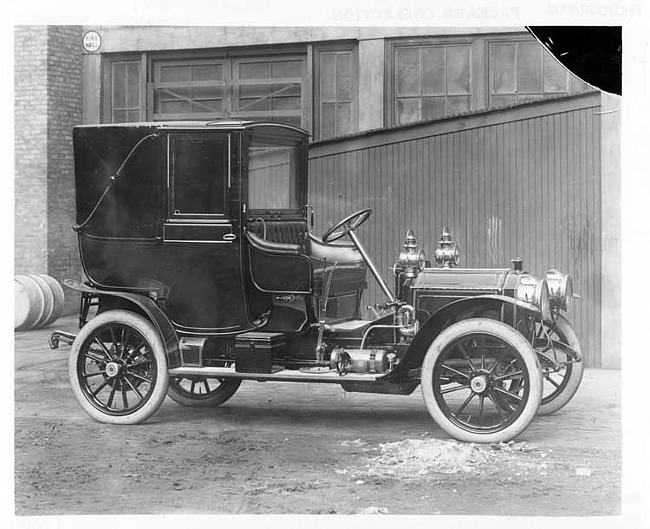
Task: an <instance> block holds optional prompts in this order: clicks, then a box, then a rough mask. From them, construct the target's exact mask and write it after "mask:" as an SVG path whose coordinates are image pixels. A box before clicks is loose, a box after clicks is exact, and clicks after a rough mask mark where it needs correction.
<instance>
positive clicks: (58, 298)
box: [35, 274, 65, 327]
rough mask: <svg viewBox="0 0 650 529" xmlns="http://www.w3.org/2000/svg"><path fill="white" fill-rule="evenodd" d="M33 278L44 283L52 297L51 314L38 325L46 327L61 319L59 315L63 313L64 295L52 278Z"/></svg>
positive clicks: (40, 275) (39, 275)
mask: <svg viewBox="0 0 650 529" xmlns="http://www.w3.org/2000/svg"><path fill="white" fill-rule="evenodd" d="M35 278H40V279H41V280H42V281H44V282H45V283H46V285H47V286H48V287H49V291H50V294H51V295H52V300H53V305H52V313H51V314H50V317H49V318H43V322H42V323H41V324H40V325H41V326H43V327H47V326H48V325H51V324H52V323H54V322H55V321H56V320H58V319H59V318H60V317H61V314H62V313H63V306H64V305H65V294H64V293H63V288H62V287H61V285H60V284H59V282H58V281H57V280H56V279H54V278H53V277H52V276H48V275H45V274H38V276H35Z"/></svg>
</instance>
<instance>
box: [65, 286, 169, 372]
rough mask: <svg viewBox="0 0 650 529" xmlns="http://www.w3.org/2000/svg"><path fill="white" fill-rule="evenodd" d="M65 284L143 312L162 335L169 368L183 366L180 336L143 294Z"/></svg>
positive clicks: (152, 302) (160, 311)
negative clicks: (131, 306)
mask: <svg viewBox="0 0 650 529" xmlns="http://www.w3.org/2000/svg"><path fill="white" fill-rule="evenodd" d="M63 284H64V285H65V286H66V287H68V288H71V289H73V290H76V291H77V292H82V293H86V294H92V295H94V296H97V297H98V298H99V297H102V296H106V297H113V298H120V299H124V300H126V301H128V302H130V303H132V304H133V305H135V306H136V307H138V308H139V309H141V310H142V312H143V313H144V315H145V316H146V317H147V318H149V320H150V321H151V322H152V323H153V324H154V326H155V327H156V329H157V331H158V332H159V333H160V337H161V338H162V341H163V343H164V344H165V352H166V353H167V364H168V365H167V367H168V368H169V369H173V368H175V367H179V366H180V365H181V353H180V348H179V345H178V336H177V335H176V331H175V330H174V326H173V325H172V323H171V321H169V318H168V317H167V316H166V315H165V313H164V312H163V311H162V310H161V309H160V308H159V307H158V305H156V303H155V302H154V301H153V300H152V299H151V298H149V297H148V296H144V295H142V294H136V293H133V292H116V291H106V290H97V289H96V288H92V287H89V286H87V285H84V284H81V283H79V282H77V281H73V280H71V279H64V280H63Z"/></svg>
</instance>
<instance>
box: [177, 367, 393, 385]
mask: <svg viewBox="0 0 650 529" xmlns="http://www.w3.org/2000/svg"><path fill="white" fill-rule="evenodd" d="M167 373H168V374H169V376H177V377H183V376H191V375H194V376H202V377H208V378H242V379H246V380H274V381H276V382H329V383H332V384H340V383H341V382H375V381H377V380H379V379H381V378H382V377H384V376H385V375H386V374H387V373H367V374H366V373H347V374H345V375H340V374H339V373H338V372H337V371H326V372H322V373H315V372H305V371H299V370H297V369H282V370H280V371H276V372H274V373H238V372H237V371H235V368H234V367H175V368H173V369H169V370H168V371H167Z"/></svg>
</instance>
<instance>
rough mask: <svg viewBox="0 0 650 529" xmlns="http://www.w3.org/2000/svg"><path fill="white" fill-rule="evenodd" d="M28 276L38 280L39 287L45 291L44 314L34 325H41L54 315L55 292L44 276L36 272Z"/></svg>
mask: <svg viewBox="0 0 650 529" xmlns="http://www.w3.org/2000/svg"><path fill="white" fill-rule="evenodd" d="M27 277H31V278H32V279H33V280H34V281H36V284H37V285H38V288H40V289H41V292H42V293H43V301H44V304H43V314H41V317H40V318H39V320H38V321H37V322H36V323H35V324H34V325H33V327H41V326H42V325H43V323H44V322H45V321H46V320H49V319H50V318H51V317H52V312H53V311H54V294H52V290H51V289H50V285H49V284H48V283H47V281H45V279H43V278H42V277H40V276H37V275H35V274H29V275H28V276H27Z"/></svg>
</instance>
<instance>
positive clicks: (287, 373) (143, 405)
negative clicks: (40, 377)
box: [50, 121, 583, 442]
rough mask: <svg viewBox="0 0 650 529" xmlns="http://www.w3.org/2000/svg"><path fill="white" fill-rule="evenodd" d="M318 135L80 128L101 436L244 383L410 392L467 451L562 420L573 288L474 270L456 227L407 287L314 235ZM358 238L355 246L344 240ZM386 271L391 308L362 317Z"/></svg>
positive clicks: (83, 373) (575, 354)
mask: <svg viewBox="0 0 650 529" xmlns="http://www.w3.org/2000/svg"><path fill="white" fill-rule="evenodd" d="M307 141H308V134H307V132H305V131H303V130H301V129H298V128H295V127H293V126H289V125H284V124H281V123H263V122H249V121H214V122H169V123H140V124H121V125H98V126H79V127H76V128H75V129H74V158H75V182H76V198H77V222H78V224H77V225H76V226H74V230H75V231H76V232H77V234H78V240H79V250H80V256H81V262H82V265H83V271H84V275H85V279H84V280H83V281H82V282H77V281H71V280H66V281H65V284H66V285H67V286H68V287H70V288H73V289H76V290H78V291H79V292H81V306H80V318H79V320H80V331H79V333H78V334H77V335H76V336H75V335H72V334H69V333H65V332H61V331H57V332H54V333H53V334H52V336H51V338H50V345H51V346H52V347H57V346H58V345H59V341H61V340H63V341H64V342H66V343H68V344H71V345H72V349H71V354H70V360H69V375H70V382H71V385H72V389H73V392H74V395H75V397H76V398H77V400H78V401H79V404H80V405H81V407H82V408H83V409H84V410H85V411H86V412H87V413H88V414H89V415H90V416H91V417H93V418H94V419H96V420H98V421H101V422H106V423H113V424H135V423H140V422H142V421H144V420H146V419H147V418H149V417H150V416H151V415H152V414H153V413H154V412H155V411H156V410H157V409H158V407H159V406H160V405H161V403H162V402H163V400H164V398H165V396H166V395H169V396H170V397H171V398H172V399H173V400H174V401H176V402H177V403H179V404H181V405H185V406H217V405H220V404H223V403H224V402H226V401H227V400H228V399H229V398H231V397H232V396H233V394H234V393H235V392H236V391H237V389H238V388H239V386H240V384H241V383H242V381H243V380H257V381H290V382H319V383H335V384H340V385H341V386H342V388H343V389H344V390H346V391H351V392H367V393H390V394H398V395H409V394H411V393H412V392H413V391H414V390H415V389H416V387H417V386H418V385H421V386H422V393H423V396H424V402H425V404H426V406H427V408H428V411H429V413H430V415H431V416H432V418H433V419H434V420H435V422H436V423H437V424H438V425H439V426H440V427H441V428H443V429H444V430H445V431H446V432H447V433H448V434H449V435H451V436H453V437H454V438H456V439H459V440H463V441H470V442H501V441H506V440H509V439H512V438H514V437H516V436H518V435H520V434H521V433H522V432H523V431H524V430H525V429H526V428H527V426H528V425H529V424H530V423H531V421H532V420H533V418H534V417H535V415H536V414H537V413H543V414H547V413H552V412H554V411H556V410H558V409H560V408H561V407H563V406H564V405H565V404H566V403H567V402H569V400H570V399H571V398H572V396H573V395H574V394H575V392H576V390H577V389H578V386H579V384H580V380H581V377H582V370H583V364H582V361H581V360H582V358H581V352H580V345H579V343H578V340H577V338H576V335H575V333H574V332H573V330H572V328H571V326H570V324H569V322H568V320H567V319H566V318H565V315H564V313H565V312H566V311H567V310H568V309H569V305H570V303H571V301H572V298H573V297H574V294H573V287H572V281H571V278H570V276H568V275H566V274H563V273H560V272H558V271H553V270H552V271H549V272H548V273H547V274H546V276H545V277H544V278H542V279H538V278H535V277H533V276H532V275H531V274H529V273H526V272H525V271H524V270H523V265H522V261H521V259H515V260H513V266H512V267H511V268H506V269H464V268H459V267H458V266H457V265H458V260H459V255H460V252H459V249H458V246H457V245H456V243H455V242H454V241H453V240H452V237H451V234H450V233H449V231H448V230H447V229H446V228H445V230H444V231H443V233H442V236H441V239H440V241H438V243H437V248H436V250H435V256H434V257H435V261H436V263H437V265H438V267H430V266H429V267H428V266H426V264H427V260H426V257H425V255H424V253H423V251H422V250H420V249H419V246H418V243H417V241H416V239H415V235H414V234H413V232H412V231H411V230H408V232H407V235H406V240H405V243H404V246H403V248H402V250H401V253H400V254H399V258H398V260H397V263H396V264H395V266H394V268H393V272H394V285H393V287H392V288H391V287H389V285H388V284H387V282H386V281H384V279H383V278H382V277H381V274H380V273H379V272H378V270H377V268H376V266H375V265H374V264H373V262H372V260H371V258H370V256H369V255H368V254H367V252H366V250H365V249H364V247H363V245H362V243H361V241H360V240H359V238H358V236H357V234H356V232H355V230H358V229H359V228H361V226H362V224H363V223H364V222H366V221H367V220H368V219H369V218H370V215H371V210H370V209H363V210H361V211H357V212H355V213H352V214H350V215H348V216H347V217H345V218H344V219H342V220H340V221H338V222H336V223H335V224H334V225H333V226H331V227H330V228H329V229H327V230H326V232H325V233H324V234H323V236H322V237H320V238H319V237H317V236H315V235H314V233H312V224H313V218H314V215H313V209H311V208H310V206H309V205H308V204H307V181H308V178H307V146H308V143H307ZM346 236H347V237H348V238H349V240H347V241H345V242H344V241H342V240H341V239H343V238H344V237H346ZM368 271H369V272H370V274H371V275H372V276H374V280H376V281H378V284H379V286H380V288H381V290H382V291H383V293H384V294H385V296H386V300H385V302H383V303H381V304H379V305H377V306H375V307H374V314H375V315H374V317H368V316H367V313H371V312H372V311H365V309H364V310H362V306H361V300H362V294H363V292H364V289H366V288H367V283H366V275H367V272H368Z"/></svg>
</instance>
